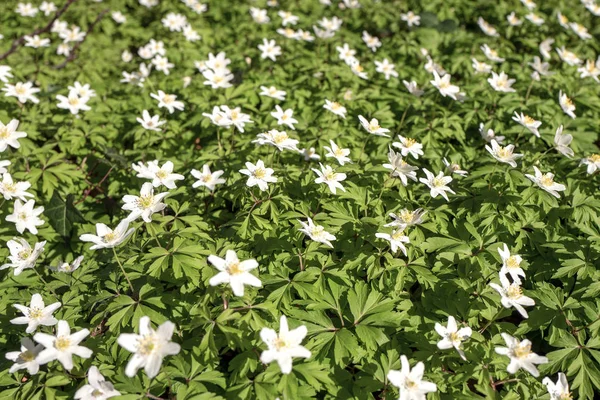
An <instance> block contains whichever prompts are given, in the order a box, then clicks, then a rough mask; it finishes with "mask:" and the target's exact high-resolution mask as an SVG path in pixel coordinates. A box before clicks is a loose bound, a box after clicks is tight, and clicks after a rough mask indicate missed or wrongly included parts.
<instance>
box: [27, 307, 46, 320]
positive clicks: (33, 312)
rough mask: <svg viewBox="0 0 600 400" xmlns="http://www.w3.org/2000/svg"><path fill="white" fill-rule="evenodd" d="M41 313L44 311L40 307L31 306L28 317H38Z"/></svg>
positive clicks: (40, 316)
mask: <svg viewBox="0 0 600 400" xmlns="http://www.w3.org/2000/svg"><path fill="white" fill-rule="evenodd" d="M43 315H44V313H43V312H42V309H41V308H38V307H33V308H30V309H29V318H31V319H40V318H42V316H43Z"/></svg>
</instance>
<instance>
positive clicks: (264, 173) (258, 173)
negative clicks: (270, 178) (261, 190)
mask: <svg viewBox="0 0 600 400" xmlns="http://www.w3.org/2000/svg"><path fill="white" fill-rule="evenodd" d="M265 176H267V171H265V169H264V168H256V169H255V170H254V177H255V178H257V179H263V178H264V177H265Z"/></svg>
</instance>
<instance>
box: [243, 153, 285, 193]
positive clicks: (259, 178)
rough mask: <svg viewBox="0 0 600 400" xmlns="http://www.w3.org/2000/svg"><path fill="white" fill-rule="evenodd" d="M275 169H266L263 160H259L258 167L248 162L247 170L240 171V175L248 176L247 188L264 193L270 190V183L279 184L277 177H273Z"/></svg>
mask: <svg viewBox="0 0 600 400" xmlns="http://www.w3.org/2000/svg"><path fill="white" fill-rule="evenodd" d="M273 172H275V171H273V169H272V168H266V167H265V163H264V162H263V161H262V160H258V161H257V162H256V165H254V164H252V163H251V162H246V168H244V169H241V170H240V174H242V175H247V176H248V180H247V181H246V186H248V187H253V186H258V188H259V189H260V190H261V191H262V192H264V191H265V190H267V189H268V188H269V183H272V182H277V177H275V176H273Z"/></svg>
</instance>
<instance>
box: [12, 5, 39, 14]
mask: <svg viewBox="0 0 600 400" xmlns="http://www.w3.org/2000/svg"><path fill="white" fill-rule="evenodd" d="M38 11H39V10H38V9H37V8H36V7H34V6H32V5H31V3H19V4H17V9H16V10H15V12H16V13H17V14H19V15H21V16H23V17H35V15H36V14H37V13H38Z"/></svg>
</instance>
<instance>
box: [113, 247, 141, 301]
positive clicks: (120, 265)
mask: <svg viewBox="0 0 600 400" xmlns="http://www.w3.org/2000/svg"><path fill="white" fill-rule="evenodd" d="M112 251H113V254H114V256H115V260H117V264H119V267H121V272H123V276H124V277H125V279H126V280H127V283H128V284H129V289H131V294H132V295H134V294H135V290H134V289H133V285H132V284H131V281H130V280H129V276H128V275H127V272H125V268H123V264H121V260H119V256H118V255H117V250H116V249H115V248H114V247H113V248H112Z"/></svg>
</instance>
